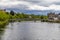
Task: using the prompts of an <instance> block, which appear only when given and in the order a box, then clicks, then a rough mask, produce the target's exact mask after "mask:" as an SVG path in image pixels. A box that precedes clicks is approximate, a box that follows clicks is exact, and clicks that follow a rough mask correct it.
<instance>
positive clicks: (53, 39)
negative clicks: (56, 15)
mask: <svg viewBox="0 0 60 40" xmlns="http://www.w3.org/2000/svg"><path fill="white" fill-rule="evenodd" d="M2 40H60V24H59V23H47V22H39V21H37V22H33V21H27V22H26V21H25V22H14V23H9V25H7V28H6V30H5V33H4V35H3V36H2Z"/></svg>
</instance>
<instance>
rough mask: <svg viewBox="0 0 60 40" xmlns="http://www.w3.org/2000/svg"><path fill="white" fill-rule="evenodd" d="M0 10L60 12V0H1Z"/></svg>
mask: <svg viewBox="0 0 60 40" xmlns="http://www.w3.org/2000/svg"><path fill="white" fill-rule="evenodd" d="M0 8H3V9H4V8H16V9H22V10H60V0H0Z"/></svg>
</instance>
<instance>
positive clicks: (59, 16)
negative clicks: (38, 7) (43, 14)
mask: <svg viewBox="0 0 60 40" xmlns="http://www.w3.org/2000/svg"><path fill="white" fill-rule="evenodd" d="M48 20H50V21H52V20H54V21H56V20H60V13H59V14H55V13H48Z"/></svg>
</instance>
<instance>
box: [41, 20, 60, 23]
mask: <svg viewBox="0 0 60 40" xmlns="http://www.w3.org/2000/svg"><path fill="white" fill-rule="evenodd" d="M41 22H50V23H60V20H48V19H47V20H41Z"/></svg>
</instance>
